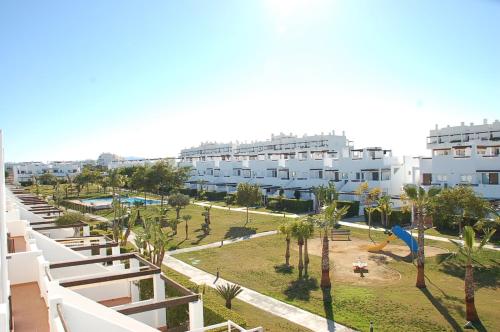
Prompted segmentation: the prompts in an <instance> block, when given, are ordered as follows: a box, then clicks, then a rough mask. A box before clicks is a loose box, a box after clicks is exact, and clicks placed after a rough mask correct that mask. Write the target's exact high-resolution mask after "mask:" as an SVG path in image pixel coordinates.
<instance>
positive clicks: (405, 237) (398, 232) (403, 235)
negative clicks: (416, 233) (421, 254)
mask: <svg viewBox="0 0 500 332" xmlns="http://www.w3.org/2000/svg"><path fill="white" fill-rule="evenodd" d="M391 232H392V233H391V234H390V235H389V236H388V237H387V239H386V240H385V241H384V242H381V243H378V244H375V245H372V246H369V247H368V251H369V252H377V251H380V250H382V249H383V248H384V247H385V246H386V245H388V244H389V242H391V241H394V240H396V238H400V239H401V240H402V241H403V242H404V243H406V245H407V246H408V247H409V248H410V250H411V251H412V252H413V253H416V252H417V251H418V244H417V241H416V240H415V239H414V238H413V236H411V234H410V233H409V232H407V231H405V230H404V229H402V228H401V227H400V226H398V225H396V226H393V227H392V229H391Z"/></svg>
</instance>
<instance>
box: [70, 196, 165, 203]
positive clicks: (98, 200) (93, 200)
mask: <svg viewBox="0 0 500 332" xmlns="http://www.w3.org/2000/svg"><path fill="white" fill-rule="evenodd" d="M119 199H120V201H121V202H123V203H125V204H128V205H134V204H135V203H140V204H144V203H146V205H153V204H160V203H161V201H160V200H157V199H146V200H144V198H141V197H123V196H122V197H120V198H119ZM80 201H81V202H82V203H85V204H90V205H111V203H112V202H113V198H112V197H101V198H87V199H81V200H80Z"/></svg>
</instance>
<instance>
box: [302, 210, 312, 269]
mask: <svg viewBox="0 0 500 332" xmlns="http://www.w3.org/2000/svg"><path fill="white" fill-rule="evenodd" d="M302 227H303V230H302V236H303V237H304V276H305V277H306V278H307V277H308V276H309V249H308V248H307V240H308V239H310V238H311V237H312V236H313V234H314V223H313V220H312V218H311V217H307V218H306V219H304V220H303V224H302Z"/></svg>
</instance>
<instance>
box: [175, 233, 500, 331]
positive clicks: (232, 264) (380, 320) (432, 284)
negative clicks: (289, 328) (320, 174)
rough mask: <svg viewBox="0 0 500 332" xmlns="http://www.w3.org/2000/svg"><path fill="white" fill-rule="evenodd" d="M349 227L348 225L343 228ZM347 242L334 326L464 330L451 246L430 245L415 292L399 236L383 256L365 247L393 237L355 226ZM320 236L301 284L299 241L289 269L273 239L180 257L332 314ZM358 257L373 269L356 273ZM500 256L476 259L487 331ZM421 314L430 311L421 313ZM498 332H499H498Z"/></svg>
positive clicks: (335, 268) (281, 243)
mask: <svg viewBox="0 0 500 332" xmlns="http://www.w3.org/2000/svg"><path fill="white" fill-rule="evenodd" d="M341 229H345V228H341ZM350 235H351V236H350V241H349V240H345V241H343V240H340V241H331V242H330V264H331V266H332V270H331V276H332V284H333V297H334V302H333V308H332V310H333V313H334V315H335V319H336V321H338V322H339V323H342V324H345V325H347V326H350V327H352V328H354V329H357V330H362V331H367V330H368V328H369V323H370V321H373V322H374V324H375V326H376V327H377V330H379V331H395V330H404V331H448V330H456V331H460V330H462V325H463V320H464V311H463V308H464V300H463V287H464V283H463V274H464V270H463V265H462V262H461V261H460V260H457V259H449V260H447V261H446V262H443V263H440V262H439V261H440V259H441V258H443V257H446V253H447V252H448V251H450V250H454V246H453V245H452V244H447V243H443V242H437V241H432V240H427V241H426V247H425V254H426V264H425V265H426V280H427V289H426V290H419V289H417V288H416V287H415V276H416V267H415V265H414V263H413V262H412V261H411V258H410V257H409V255H410V248H409V246H408V245H407V244H406V242H404V241H403V240H401V239H400V238H396V239H394V240H391V241H390V242H389V243H385V244H386V245H385V247H384V248H382V249H381V251H379V252H368V247H370V246H374V245H379V244H383V243H384V242H386V241H387V239H388V238H389V236H390V235H389V234H384V233H382V232H372V238H373V240H374V242H375V243H373V242H372V241H370V239H369V237H368V232H367V230H362V229H354V228H350ZM320 244H321V240H320V234H319V233H316V234H315V236H314V238H312V239H310V240H309V241H308V251H309V258H310V265H309V278H307V279H303V280H299V279H298V271H297V266H298V246H297V241H296V239H294V241H293V242H292V248H291V258H290V263H291V265H292V269H291V270H290V271H288V272H287V271H285V270H282V269H280V267H281V266H282V264H283V262H284V254H285V240H284V237H283V236H280V235H272V236H266V237H262V238H256V239H252V240H249V241H243V242H240V243H236V244H231V245H227V246H226V245H225V246H223V247H219V248H211V249H206V250H200V251H196V252H187V253H182V254H177V255H175V257H176V258H178V259H181V260H183V261H185V262H186V263H189V264H192V265H193V266H195V267H197V268H200V269H202V270H204V271H207V272H209V273H212V274H214V275H215V273H216V270H217V267H220V274H221V277H222V278H224V279H227V280H230V281H233V282H236V283H238V284H240V285H243V286H246V287H249V288H251V289H254V290H256V291H258V292H261V293H263V294H265V295H269V296H272V297H274V298H276V299H278V300H281V301H284V302H286V303H289V304H292V305H295V306H297V307H300V308H302V309H305V310H307V311H310V312H312V313H316V314H319V315H323V316H324V315H327V313H326V311H325V307H324V305H323V295H322V292H321V289H320V287H319V281H320V279H321V251H320ZM358 260H360V261H363V262H366V263H367V270H368V272H367V273H365V274H364V277H361V276H360V274H357V273H354V271H353V264H354V263H355V262H357V261H358ZM498 262H500V253H499V252H497V251H491V250H487V251H486V252H485V253H484V255H483V256H482V257H480V258H479V261H478V264H481V267H480V268H478V269H476V270H475V271H474V275H475V280H476V298H475V300H476V306H477V308H478V310H479V311H480V312H481V320H482V323H483V324H484V327H485V329H483V330H490V331H495V330H496V328H497V327H498V326H500V317H499V316H498V313H497V311H498V309H497V308H498V306H499V305H500V302H499V300H498V287H500V282H499V280H500V269H499V267H498ZM421 313H425V315H422V314H421ZM495 327H496V328H495Z"/></svg>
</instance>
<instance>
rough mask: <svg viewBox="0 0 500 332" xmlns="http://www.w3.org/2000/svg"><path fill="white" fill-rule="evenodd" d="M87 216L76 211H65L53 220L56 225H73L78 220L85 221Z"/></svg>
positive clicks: (78, 221)
mask: <svg viewBox="0 0 500 332" xmlns="http://www.w3.org/2000/svg"><path fill="white" fill-rule="evenodd" d="M86 221H88V218H87V217H85V216H84V215H83V214H81V213H78V212H67V213H65V214H63V215H62V216H60V217H58V218H57V219H56V220H55V221H54V222H55V224H56V225H58V226H65V225H73V224H76V223H80V222H86Z"/></svg>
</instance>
